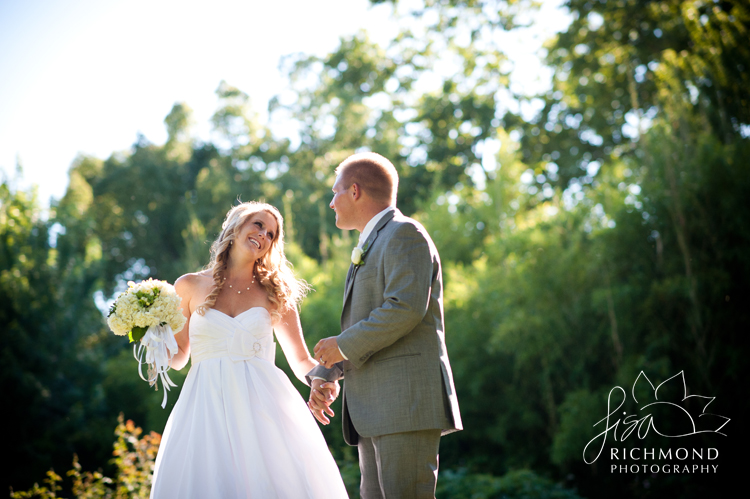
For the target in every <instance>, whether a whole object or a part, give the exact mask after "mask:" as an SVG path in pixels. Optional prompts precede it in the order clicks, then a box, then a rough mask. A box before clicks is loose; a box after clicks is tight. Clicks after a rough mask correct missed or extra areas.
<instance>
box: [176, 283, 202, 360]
mask: <svg viewBox="0 0 750 499" xmlns="http://www.w3.org/2000/svg"><path fill="white" fill-rule="evenodd" d="M195 285H196V283H195V276H194V275H190V274H187V275H184V276H182V277H180V278H179V279H177V281H175V283H174V289H175V291H177V294H178V295H179V296H180V298H182V303H181V306H182V315H184V316H185V318H186V319H187V320H186V321H185V326H184V327H183V328H182V330H181V331H180V332H179V333H177V334H175V335H174V339H175V340H176V341H177V347H178V348H179V351H178V352H177V354H176V355H175V356H174V358H173V359H172V362H171V363H170V366H171V367H172V369H177V370H180V369H182V368H183V367H185V366H186V365H187V363H188V359H190V336H189V335H188V328H189V326H190V314H191V312H192V310H191V309H190V301H191V299H192V298H193V292H194V290H195Z"/></svg>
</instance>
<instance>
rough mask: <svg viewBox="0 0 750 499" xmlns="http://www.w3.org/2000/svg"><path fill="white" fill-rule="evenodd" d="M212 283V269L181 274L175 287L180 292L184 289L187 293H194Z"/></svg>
mask: <svg viewBox="0 0 750 499" xmlns="http://www.w3.org/2000/svg"><path fill="white" fill-rule="evenodd" d="M212 283H213V278H212V277H211V271H209V270H204V271H201V272H193V273H191V274H185V275H183V276H181V277H180V278H179V279H177V280H176V281H175V283H174V287H175V289H176V290H177V292H178V293H180V291H183V292H185V293H186V294H193V293H195V292H196V291H199V290H201V289H203V288H206V287H210V286H211V284H212Z"/></svg>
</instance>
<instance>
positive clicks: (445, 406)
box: [309, 210, 462, 445]
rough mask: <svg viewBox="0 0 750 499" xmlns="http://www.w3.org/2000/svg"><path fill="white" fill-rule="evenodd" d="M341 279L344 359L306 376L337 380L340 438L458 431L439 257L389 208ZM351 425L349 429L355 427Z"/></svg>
mask: <svg viewBox="0 0 750 499" xmlns="http://www.w3.org/2000/svg"><path fill="white" fill-rule="evenodd" d="M364 247H365V248H366V252H365V255H364V263H363V264H362V265H359V266H355V265H352V266H350V268H349V274H348V275H347V280H346V288H345V289H346V290H345V292H344V304H343V310H342V313H341V331H342V332H341V334H340V335H339V336H338V345H339V348H340V349H341V351H342V352H343V353H344V355H346V356H347V357H348V359H349V360H345V361H344V362H342V363H340V364H338V365H337V366H335V367H334V368H333V369H325V368H324V367H322V366H318V367H316V368H314V369H313V370H312V371H310V373H309V376H320V377H323V378H326V379H327V380H333V379H339V378H341V377H343V378H344V379H345V381H344V388H343V400H342V403H343V410H342V412H343V414H342V417H343V427H344V439H345V440H346V442H347V443H348V444H350V445H356V444H357V437H358V435H363V436H365V437H372V436H378V435H386V434H391V433H400V432H408V431H419V430H427V429H442V430H443V434H445V433H450V432H452V431H457V430H460V429H462V423H461V415H460V413H459V408H458V399H457V398H456V390H455V386H454V384H453V374H452V372H451V367H450V362H449V361H448V352H447V350H446V347H445V328H444V320H443V281H442V272H441V266H440V256H439V255H438V252H437V249H436V248H435V245H434V244H433V242H432V239H431V238H430V236H429V234H427V231H426V230H425V228H424V227H422V225H420V224H419V223H418V222H417V221H415V220H412V219H411V218H408V217H406V216H404V215H402V214H401V212H400V211H398V210H395V211H393V212H391V213H388V214H386V215H385V216H384V217H383V218H382V219H381V220H380V221H379V222H378V224H377V225H376V226H375V228H374V229H373V231H372V233H371V234H370V236H369V237H368V240H367V241H366V243H365V245H364ZM355 428H356V430H355Z"/></svg>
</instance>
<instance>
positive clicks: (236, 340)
mask: <svg viewBox="0 0 750 499" xmlns="http://www.w3.org/2000/svg"><path fill="white" fill-rule="evenodd" d="M275 354H276V344H275V343H274V341H273V326H272V324H271V314H270V313H269V312H268V310H267V309H266V308H264V307H252V308H249V309H247V310H245V311H244V312H242V313H241V314H239V315H237V317H230V316H228V315H227V314H225V313H223V312H220V311H218V310H216V309H213V308H209V309H208V311H207V312H206V315H199V314H197V313H195V312H193V315H192V316H191V317H190V357H191V360H192V362H193V365H195V364H197V363H199V362H201V361H203V360H206V359H216V358H221V357H228V358H230V359H231V360H233V361H234V362H240V361H244V360H250V359H252V358H256V357H257V358H261V359H265V360H267V361H269V362H271V363H273V362H274V356H275Z"/></svg>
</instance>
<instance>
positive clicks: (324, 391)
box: [307, 379, 339, 425]
mask: <svg viewBox="0 0 750 499" xmlns="http://www.w3.org/2000/svg"><path fill="white" fill-rule="evenodd" d="M338 395H339V383H338V381H333V382H331V381H325V380H322V379H314V380H313V381H312V385H310V400H309V401H308V402H307V407H308V408H309V409H310V412H312V414H313V416H315V419H317V420H318V421H320V422H321V423H322V424H324V425H327V424H328V423H330V422H331V421H330V420H329V419H328V418H327V417H326V413H327V414H328V415H329V416H331V417H333V416H335V414H334V413H333V409H331V407H330V405H331V403H332V402H333V401H334V400H336V397H338Z"/></svg>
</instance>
